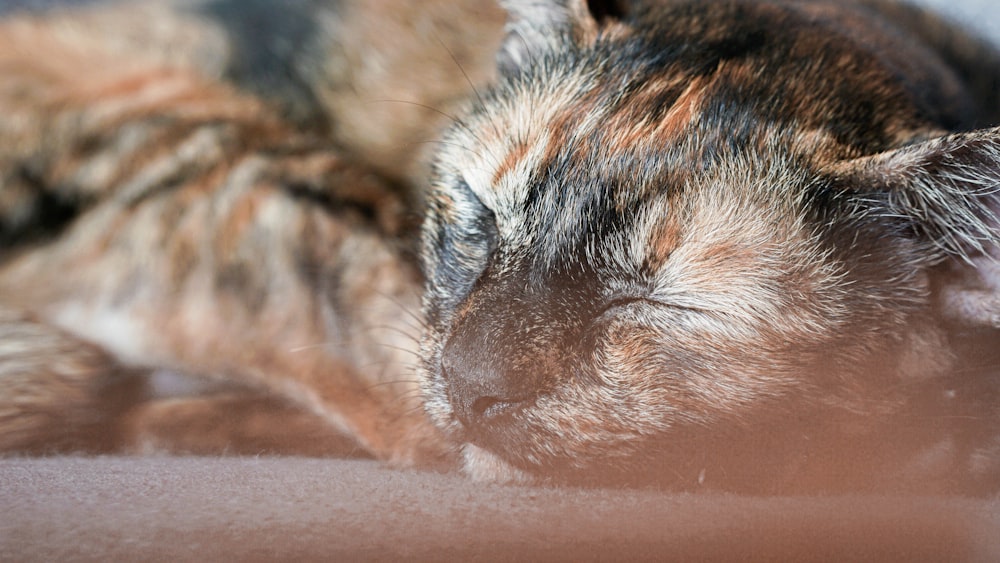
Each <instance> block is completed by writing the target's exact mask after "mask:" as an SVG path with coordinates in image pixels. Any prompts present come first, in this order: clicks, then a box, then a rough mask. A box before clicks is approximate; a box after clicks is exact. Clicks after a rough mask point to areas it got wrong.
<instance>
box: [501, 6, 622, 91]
mask: <svg viewBox="0 0 1000 563" xmlns="http://www.w3.org/2000/svg"><path fill="white" fill-rule="evenodd" d="M500 5H501V6H503V8H504V9H505V10H507V25H506V28H505V30H506V37H505V38H504V41H503V44H502V45H501V47H500V51H499V52H498V53H497V66H498V67H499V69H500V71H501V72H502V73H511V72H515V71H516V70H517V69H519V68H521V67H523V66H524V65H525V64H527V63H528V61H530V60H532V59H534V58H538V57H542V56H544V55H545V54H547V53H550V52H558V51H559V50H562V49H565V48H566V47H567V46H571V45H578V46H582V45H586V44H588V43H589V42H591V41H593V40H594V38H595V37H597V31H598V29H599V27H600V23H601V22H602V21H603V20H605V19H608V18H613V17H618V16H619V15H620V12H621V10H620V8H619V0H603V1H598V0H591V1H587V0H500Z"/></svg>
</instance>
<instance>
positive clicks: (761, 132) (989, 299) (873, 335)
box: [0, 0, 1000, 492]
mask: <svg viewBox="0 0 1000 563" xmlns="http://www.w3.org/2000/svg"><path fill="white" fill-rule="evenodd" d="M502 4H503V6H504V8H505V9H506V11H507V14H508V24H507V28H506V30H507V36H506V38H505V39H504V40H503V42H502V44H501V46H500V48H499V54H498V55H497V68H498V73H497V77H496V80H495V82H494V83H493V84H492V85H490V86H488V87H480V88H478V89H476V88H471V85H472V83H473V82H478V81H479V80H480V78H481V77H484V76H488V75H489V72H488V71H487V70H484V69H483V68H482V67H480V66H479V64H478V63H477V62H476V61H479V60H480V59H478V58H476V57H472V58H471V59H470V60H469V61H466V64H454V63H455V62H456V61H452V64H453V66H452V67H451V68H453V69H455V68H457V69H458V71H459V72H460V75H462V76H461V78H462V79H463V80H464V78H465V76H464V75H468V76H470V77H473V78H471V79H470V82H469V83H465V82H462V83H461V86H455V90H456V91H458V90H461V91H462V92H465V93H466V96H467V101H466V107H465V109H464V110H462V112H461V114H460V115H458V116H454V117H453V119H452V121H453V122H452V124H451V125H450V127H449V129H448V130H447V132H445V133H444V135H443V137H442V138H441V141H440V143H437V145H438V149H437V152H436V154H435V156H434V157H433V160H432V168H433V170H432V173H431V175H430V180H429V182H428V183H427V187H426V188H422V186H423V185H424V184H423V182H422V181H421V180H420V175H421V172H420V170H421V168H420V166H419V165H416V166H411V165H409V164H408V163H402V165H401V168H400V169H399V170H397V171H392V170H391V168H392V162H393V158H386V157H385V155H384V154H383V155H381V156H375V157H370V156H367V155H369V154H372V153H371V152H370V151H368V150H366V147H365V146H363V145H362V144H357V143H352V141H351V139H356V138H359V137H357V136H352V134H351V133H350V132H344V131H340V132H339V133H338V132H337V127H338V125H339V124H341V123H343V122H344V121H345V120H346V119H348V118H347V117H342V116H343V115H344V114H345V113H350V112H349V111H348V112H343V111H340V112H339V113H338V109H337V108H338V107H339V106H337V105H336V104H332V103H326V104H324V103H322V102H321V101H317V100H322V99H323V96H322V95H317V92H319V93H323V92H329V90H324V89H323V86H324V85H327V84H329V83H330V79H329V75H327V74H324V72H318V73H312V74H309V73H306V75H307V76H311V77H313V78H314V80H315V81H314V82H310V81H309V80H307V81H306V86H305V91H306V92H308V93H309V96H305V97H304V98H303V97H302V96H290V95H287V94H282V91H281V89H280V88H279V89H277V93H276V94H275V93H274V92H275V91H274V90H267V89H265V90H264V91H260V89H254V88H252V85H253V84H254V82H253V81H251V86H247V83H246V81H245V80H241V79H240V76H235V77H234V75H229V80H228V81H227V80H224V79H220V78H219V77H218V76H213V75H212V73H211V72H207V71H206V70H205V68H202V67H199V65H198V64H188V63H184V64H177V63H176V62H173V61H172V60H171V61H167V60H166V59H165V58H163V57H159V58H157V57H156V56H147V57H145V58H143V57H139V56H133V57H122V58H120V59H119V58H116V57H115V56H113V55H114V54H115V53H112V52H110V51H101V50H95V52H83V53H81V52H80V51H79V49H77V48H76V44H75V43H73V42H75V41H77V40H78V39H75V38H73V39H71V42H70V43H69V44H67V43H66V42H65V40H64V39H61V38H54V37H52V36H51V35H46V34H50V33H51V32H50V30H49V28H46V27H45V24H44V21H41V22H39V21H33V23H31V24H30V25H29V24H27V23H24V22H14V23H13V24H7V25H8V27H7V28H5V30H4V31H5V32H6V33H4V34H0V38H2V39H0V41H2V42H5V44H4V45H0V47H2V48H0V57H4V58H3V59H2V60H0V72H2V73H3V74H4V75H5V77H8V81H7V84H8V85H11V84H12V85H13V86H6V87H5V88H6V89H5V90H4V91H3V92H2V93H0V96H2V104H3V107H4V108H7V109H8V111H5V116H6V117H5V120H6V121H4V122H3V124H4V126H5V127H4V128H3V129H0V143H2V145H0V146H3V147H4V148H5V149H4V152H3V153H0V163H3V164H2V165H3V173H4V174H5V176H4V182H5V183H4V184H3V185H2V186H0V190H3V192H0V193H2V194H8V193H12V194H20V198H21V199H20V200H19V201H22V203H20V204H8V205H2V206H0V208H2V209H4V210H5V213H6V216H5V217H4V219H5V220H6V221H7V223H6V224H8V225H15V227H8V229H9V232H10V233H12V234H10V235H8V238H9V239H10V240H11V241H12V242H9V243H8V250H7V251H6V254H7V257H6V260H5V263H4V264H3V266H2V269H0V289H2V293H0V302H2V304H3V306H4V307H6V308H7V309H8V310H9V312H7V313H5V316H4V321H3V323H4V324H3V325H0V326H3V327H6V330H7V331H8V332H9V333H10V334H14V335H21V336H18V337H17V338H15V339H11V340H9V341H10V342H13V343H16V345H8V346H7V347H6V348H5V349H3V350H0V378H2V379H0V381H2V382H0V397H4V399H3V402H0V445H2V446H3V447H4V448H5V449H8V450H34V451H37V450H42V451H45V450H47V449H51V448H53V447H54V445H56V444H57V442H58V440H63V441H64V442H65V447H69V448H71V449H72V448H80V447H83V446H81V444H83V445H89V446H90V447H93V448H95V449H96V448H102V447H107V448H115V447H125V448H126V449H133V450H136V449H138V450H142V449H146V448H152V449H172V450H186V451H204V450H206V449H211V448H212V446H216V447H218V446H220V444H221V445H223V446H232V447H234V448H235V447H236V446H237V445H238V442H239V441H240V440H239V439H238V438H239V434H238V431H236V430H233V427H234V426H238V425H233V424H232V422H233V421H234V420H235V421H237V422H243V423H246V422H247V421H248V420H250V421H254V420H257V419H256V418H255V417H257V416H261V417H266V416H268V415H271V416H274V417H276V420H278V421H279V422H272V423H271V424H266V423H260V421H259V420H257V422H256V423H255V424H252V425H251V426H252V427H253V428H257V429H259V430H260V431H261V432H260V434H265V435H267V434H269V433H271V434H273V433H275V432H276V430H281V429H282V427H281V425H282V424H287V426H285V428H294V429H295V431H294V432H295V433H299V432H301V434H302V435H304V436H309V437H310V440H301V439H298V440H297V439H296V437H295V436H285V438H287V440H285V442H286V443H287V445H288V446H289V448H290V449H292V450H295V449H297V448H298V449H308V447H307V446H308V444H304V443H301V442H308V443H310V444H315V443H316V442H314V441H313V440H312V438H311V437H321V436H323V434H324V429H325V428H329V429H330V430H331V433H333V431H337V432H339V433H340V434H342V435H344V436H346V437H347V438H350V439H351V440H353V442H354V446H353V447H359V448H361V449H362V450H364V451H365V452H368V453H370V454H371V455H374V456H376V457H378V458H380V459H384V460H387V461H389V462H392V463H396V464H399V465H426V464H434V463H441V462H443V463H446V464H447V463H450V462H452V460H455V459H456V458H457V459H458V460H459V461H458V463H459V464H460V465H461V466H462V467H463V470H464V471H465V472H466V473H467V474H469V475H471V476H472V477H474V478H478V479H487V480H497V481H522V482H533V481H551V482H556V483H563V482H568V483H585V484H623V483H624V484H635V485H647V484H653V485H659V486H666V487H676V488H697V487H722V488H728V489H733V490H741V491H755V492H776V491H780V492H791V491H815V490H835V489H868V490H888V489H905V490H918V491H922V492H940V491H965V492H985V491H991V490H995V489H996V487H997V485H998V483H1000V467H998V463H1000V434H998V433H997V432H996V428H997V423H998V421H1000V412H998V410H1000V395H998V391H1000V389H998V384H1000V381H998V373H997V372H998V370H997V368H998V366H1000V363H998V358H997V357H996V356H995V355H991V354H990V352H991V351H992V350H993V348H995V347H996V342H997V339H998V336H997V333H996V330H997V329H998V328H1000V323H998V322H997V319H998V318H1000V303H998V302H1000V299H998V297H997V288H998V287H1000V267H998V266H997V264H996V262H995V260H994V257H995V256H997V254H998V250H997V248H996V245H997V238H998V225H997V220H996V217H997V212H998V210H1000V200H998V197H1000V196H998V194H997V191H998V189H1000V166H998V162H1000V132H998V130H995V129H990V128H989V126H990V125H991V124H993V123H996V122H997V117H998V116H997V112H998V111H1000V104H998V103H997V102H998V93H997V85H998V84H1000V81H998V77H1000V75H998V74H997V69H1000V59H998V58H997V56H996V54H994V53H993V51H992V50H991V49H990V48H989V47H988V46H986V45H985V44H983V43H981V42H978V41H976V40H974V39H970V38H968V37H966V36H964V35H961V34H960V33H959V32H957V31H956V30H954V29H952V28H950V27H948V26H947V25H945V24H943V23H941V22H939V21H937V20H936V19H934V18H931V17H929V16H927V15H925V14H923V13H922V12H919V11H917V10H914V9H911V8H908V7H906V6H901V5H896V4H890V3H884V2H852V3H843V2H823V1H801V2H794V1H790V2H763V1H762V2H751V1H745V0H743V1H740V0H737V1H717V2H716V1H712V2H703V1H698V2H696V1H681V0H674V1H660V2H653V1H636V2H608V3H601V2H583V1H582V0H565V1H556V0H553V1H551V2H538V1H535V0H531V1H528V0H525V1H521V0H508V1H506V2H503V3H502ZM255 5H256V3H255ZM334 5H336V6H339V7H338V8H337V9H335V10H333V12H334V16H333V17H334V20H335V21H342V20H339V19H338V18H340V17H343V16H344V12H341V11H339V10H344V9H345V8H343V7H342V6H341V5H340V4H334ZM346 5H348V6H350V3H347V4H346ZM429 9H430V10H431V11H432V12H433V10H434V8H433V7H431V8H429ZM170 17H173V16H170ZM198 21H201V20H198ZM32 25H33V26H36V27H31V26H32ZM16 26H21V27H16ZM344 27H345V26H344V25H343V24H341V26H340V28H339V29H343V28H344ZM15 31H16V33H15ZM18 34H20V35H18ZM236 43H238V42H236ZM39 44H40V45H43V46H44V50H42V51H41V53H40V54H39V51H38V50H37V49H33V50H31V51H30V52H31V55H32V56H33V58H32V59H31V61H28V60H27V57H26V55H25V53H27V52H28V49H26V48H25V45H39ZM470 49H472V48H471V47H470ZM480 49H482V50H488V51H492V50H493V48H492V47H489V48H487V47H485V46H483V47H480ZM445 50H446V51H450V50H449V49H445ZM474 50H475V49H473V51H474ZM3 53H7V55H3ZM451 55H452V56H454V53H453V52H452V53H451ZM290 56H291V57H292V58H293V59H294V60H295V61H298V60H300V59H296V58H295V56H297V55H296V53H293V54H292V55H290ZM73 57H78V59H74V58H73ZM95 60H99V61H100V66H97V67H96V68H97V71H95V72H92V73H88V74H86V75H85V76H84V77H81V76H80V75H79V72H78V70H79V69H80V68H95V64H94V61H95ZM307 60H312V61H315V60H317V59H316V58H315V53H313V55H311V56H310V57H307ZM320 60H322V59H320ZM37 61H42V62H37ZM295 68H299V67H295ZM452 72H456V71H455V70H452ZM349 74H350V73H346V74H345V75H349ZM220 75H221V74H220ZM250 76H259V74H255V73H250ZM452 76H454V75H452ZM9 77H13V79H11V78H9ZM418 80H419V79H418ZM467 86H470V87H469V88H467ZM247 88H250V90H252V92H253V93H250V92H248V91H247V90H246V89H247ZM467 90H475V91H473V92H468V91H467ZM272 94H274V95H273V96H272ZM289 97H291V98H293V99H292V102H295V103H303V102H302V99H306V102H304V103H305V106H306V107H313V108H314V110H315V111H316V112H318V113H317V114H310V113H308V112H307V113H305V114H296V113H295V112H294V111H290V110H288V108H289V107H291V108H296V107H300V106H297V105H295V103H291V104H285V105H282V102H288V100H289ZM446 98H447V96H446ZM276 102H277V104H276ZM275 104H276V105H275ZM310 104H314V105H313V106H310ZM282 107H284V108H285V111H282V109H281V108H282ZM9 108H13V110H16V111H12V110H10V109H9ZM442 113H444V114H447V116H448V117H452V116H451V112H450V111H442ZM301 115H306V116H309V115H322V116H323V117H324V119H326V120H328V121H329V127H328V128H318V129H316V128H313V127H310V126H308V123H310V119H309V118H308V117H306V118H302V117H301ZM11 116H13V117H11ZM388 128H389V129H391V125H390V126H388ZM427 128H428V130H429V131H433V128H434V126H433V125H427ZM376 133H377V131H376ZM428 135H433V133H432V132H429V133H428ZM331 139H332V141H331ZM383 148H384V146H383ZM12 188H13V189H12ZM23 202H28V203H23ZM15 203H16V202H15ZM68 204H72V205H68ZM412 208H415V209H417V210H419V212H420V216H421V217H422V219H421V224H422V226H421V227H420V228H419V231H420V232H419V241H420V242H419V251H418V254H419V261H417V260H414V259H412V258H411V251H410V250H409V248H410V246H409V245H410V244H411V243H412V242H413V241H415V240H416V239H417V238H418V237H417V233H416V231H417V230H418V229H416V227H415V225H414V222H413V221H412V220H411V215H409V213H408V209H412ZM18 210H20V215H17V214H16V213H14V211H18ZM24 210H28V211H24ZM60 213H61V214H62V215H61V217H62V218H61V219H60ZM53 216H54V217H55V219H53V218H52V217H53ZM15 219H16V221H15ZM45 219H48V222H46V221H45ZM421 285H422V286H423V298H422V304H420V305H418V295H417V294H418V292H419V289H418V288H419V287H420V286H421ZM24 335H26V336H24ZM77 341H81V342H79V346H74V345H73V343H74V342H77ZM84 342H86V343H84ZM41 343H45V344H44V346H42V345H41ZM39 350H41V351H39ZM53 351H55V352H53ZM135 371H139V372H143V373H145V374H147V375H148V374H149V373H152V374H153V376H152V377H151V378H149V381H151V382H152V384H153V385H152V387H156V385H155V384H156V382H157V381H158V378H161V379H162V378H164V377H167V376H169V375H170V374H175V373H185V374H192V375H197V376H202V377H206V378H215V379H216V380H223V381H224V382H226V383H219V384H217V386H214V387H211V388H209V389H201V388H199V389H198V390H197V392H196V393H191V394H189V395H187V396H183V397H173V398H166V399H163V398H157V397H155V396H153V395H155V393H151V392H150V391H149V390H147V389H141V388H140V389H136V388H134V387H133V386H132V384H131V383H130V382H133V381H135V380H136V378H135V377H134V376H133V372H135ZM232 382H236V383H239V384H240V387H239V388H232V387H231V386H230V385H231V383H232ZM154 391H155V389H154ZM108 397H115V398H116V400H115V401H108V400H107V399H108ZM281 400H284V401H286V402H285V403H282V402H281ZM108 403H110V404H108ZM296 406H297V407H299V408H300V409H302V410H307V411H311V412H312V413H314V414H315V415H317V416H316V417H315V418H310V417H309V416H306V415H303V414H301V413H298V414H295V408H294V407H296ZM95 413H96V414H95ZM219 413H227V415H228V414H230V413H232V414H233V415H234V416H235V415H238V418H235V419H229V420H221V421H220V420H219V418H220V417H219V416H218V415H219ZM247 413H251V414H247ZM213 415H214V416H213ZM205 421H210V422H205ZM282 421H287V422H282ZM245 427H246V426H245V425H244V428H245ZM81 428H84V429H90V431H88V432H83V433H84V434H86V435H87V436H94V435H96V436H98V437H99V438H102V439H101V440H93V439H88V438H87V437H86V436H85V437H80V436H78V435H77V434H80V433H81ZM279 433H280V432H279ZM191 436H200V437H205V436H207V437H208V438H207V439H205V443H202V442H199V441H198V440H193V441H192V439H191ZM105 442H110V443H105ZM275 442H277V443H278V444H279V445H280V444H281V443H282V442H283V440H282V436H278V437H277V438H276V439H275ZM94 443H99V444H98V445H93V444H94ZM268 443H271V442H268ZM351 447H352V445H351V444H347V446H346V448H347V449H350V448H351ZM338 448H341V449H343V448H344V445H343V444H338V443H333V444H332V445H330V446H329V448H318V449H319V450H320V452H319V453H329V452H330V451H335V450H337V449H338ZM340 453H343V451H341V452H340Z"/></svg>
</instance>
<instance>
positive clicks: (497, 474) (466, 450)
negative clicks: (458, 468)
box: [462, 444, 536, 484]
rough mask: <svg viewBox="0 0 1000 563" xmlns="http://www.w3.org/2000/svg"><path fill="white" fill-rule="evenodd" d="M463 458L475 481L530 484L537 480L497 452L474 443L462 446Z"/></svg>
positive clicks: (468, 471) (467, 473)
mask: <svg viewBox="0 0 1000 563" xmlns="http://www.w3.org/2000/svg"><path fill="white" fill-rule="evenodd" d="M462 458H463V461H464V465H463V470H464V472H465V474H466V475H468V476H469V477H470V478H471V479H472V480H474V481H480V482H490V483H503V484H530V483H533V482H535V480H536V479H535V477H533V476H532V475H531V474H530V473H528V472H526V471H524V470H522V469H518V468H517V467H514V466H513V465H511V464H510V463H507V462H506V461H504V460H503V459H502V458H500V457H499V456H497V455H496V454H494V453H492V452H490V451H488V450H484V449H483V448H480V447H479V446H476V445H474V444H465V445H464V446H462Z"/></svg>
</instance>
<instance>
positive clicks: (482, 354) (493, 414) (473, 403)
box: [441, 335, 537, 430]
mask: <svg viewBox="0 0 1000 563" xmlns="http://www.w3.org/2000/svg"><path fill="white" fill-rule="evenodd" d="M473 343H474V344H473ZM442 352H443V353H442V357H441V369H442V371H443V375H444V379H445V381H446V382H447V385H448V399H449V401H450V402H451V406H452V409H453V411H454V412H455V416H456V417H457V418H458V420H459V421H461V423H462V424H463V425H465V427H466V428H468V429H470V430H472V429H475V428H479V427H483V426H486V425H490V424H496V423H499V422H500V421H501V420H503V419H505V418H507V417H509V415H511V414H512V413H514V412H516V411H517V410H518V409H520V408H521V407H523V406H524V405H525V404H526V403H527V402H528V401H530V400H531V399H532V398H533V397H534V395H535V393H536V391H537V390H536V387H537V386H536V382H535V378H533V377H532V375H531V373H530V370H526V369H524V367H523V364H521V365H518V363H519V362H516V361H515V356H516V354H514V353H513V351H512V350H502V351H501V350H498V349H497V348H491V347H489V346H487V345H484V344H483V343H482V342H481V341H479V340H478V339H476V340H470V339H468V338H464V336H463V335H458V336H456V337H455V338H452V339H451V340H450V341H449V342H448V343H447V344H445V346H444V350H443V351H442Z"/></svg>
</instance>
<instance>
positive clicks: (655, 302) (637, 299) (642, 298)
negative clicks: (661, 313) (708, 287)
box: [604, 293, 705, 313]
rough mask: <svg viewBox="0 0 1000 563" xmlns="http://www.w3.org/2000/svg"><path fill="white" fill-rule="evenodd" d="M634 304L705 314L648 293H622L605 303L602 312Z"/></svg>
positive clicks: (701, 310) (688, 306)
mask: <svg viewBox="0 0 1000 563" xmlns="http://www.w3.org/2000/svg"><path fill="white" fill-rule="evenodd" d="M636 303H640V304H645V305H650V306H653V307H659V308H664V309H672V310H675V311H686V312H691V313H704V312H705V310H704V309H699V308H697V307H692V306H690V305H683V304H681V303H678V302H676V301H669V300H666V299H663V298H662V297H658V296H656V295H652V294H648V293H623V294H620V295H616V296H614V297H611V298H610V299H609V300H608V301H607V304H606V305H605V307H604V310H605V311H608V310H611V309H615V308H618V307H625V306H627V305H632V304H636Z"/></svg>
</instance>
